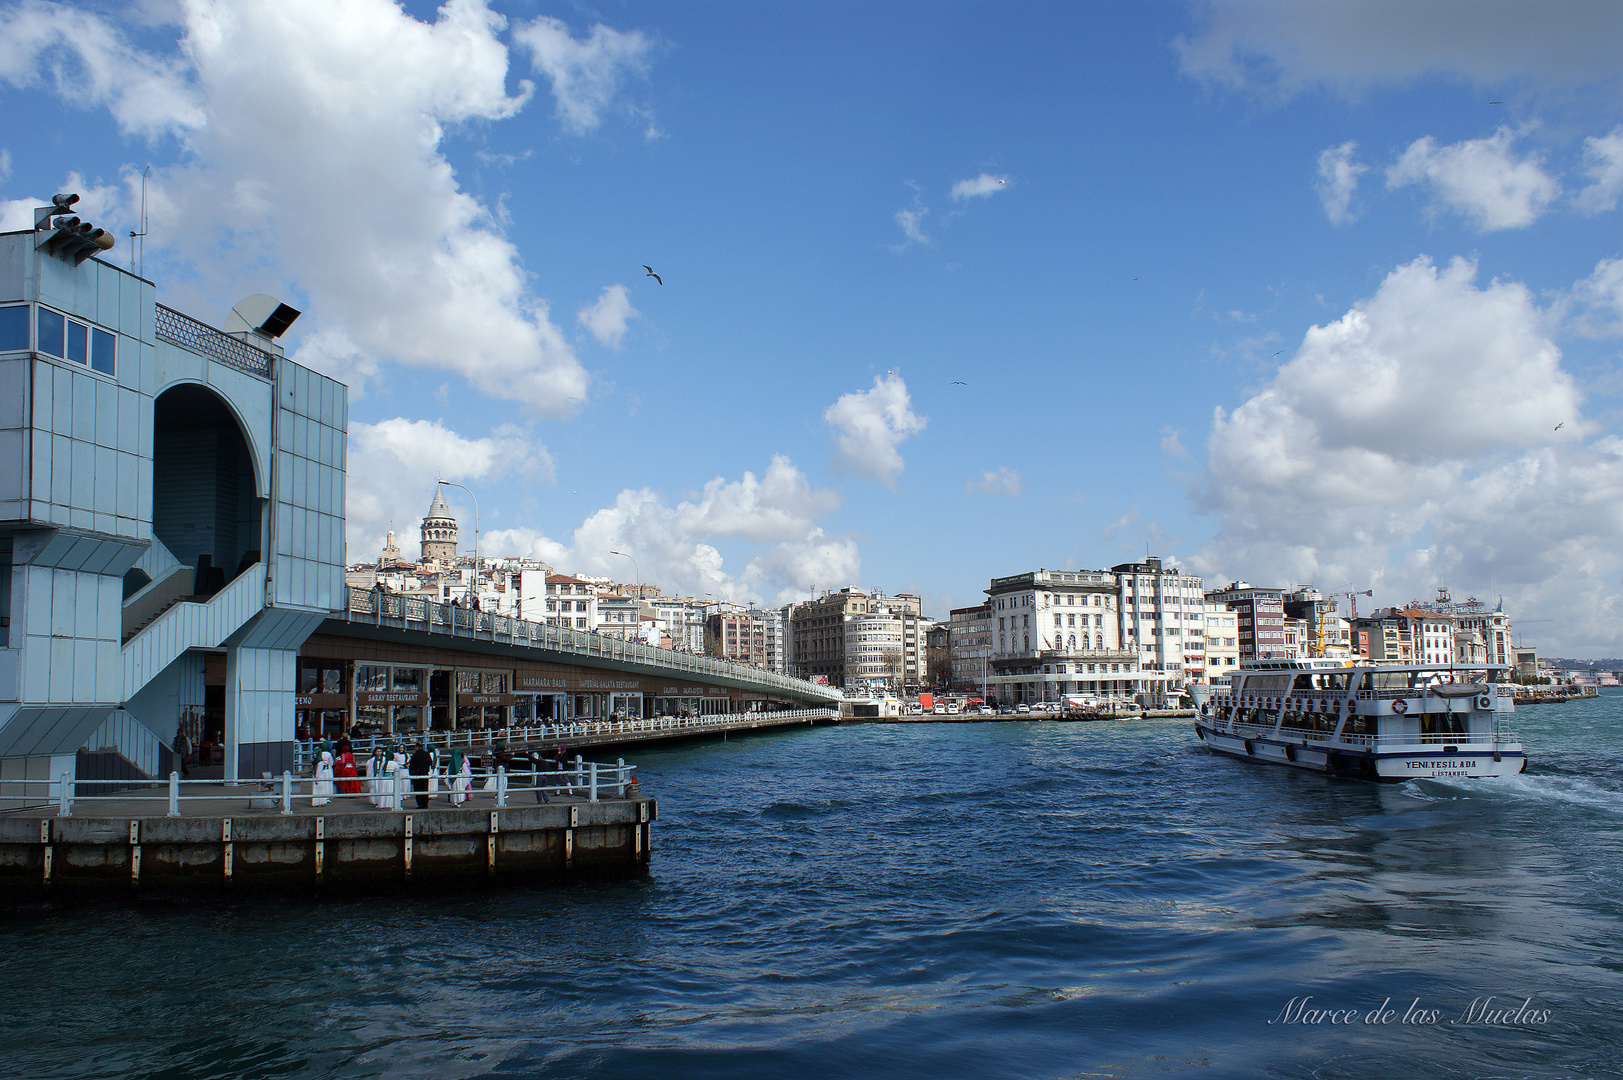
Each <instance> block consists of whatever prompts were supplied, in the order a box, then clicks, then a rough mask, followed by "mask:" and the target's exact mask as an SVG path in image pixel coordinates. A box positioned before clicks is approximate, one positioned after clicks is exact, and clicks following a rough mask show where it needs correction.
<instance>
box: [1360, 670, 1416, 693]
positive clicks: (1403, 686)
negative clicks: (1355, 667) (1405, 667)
mask: <svg viewBox="0 0 1623 1080" xmlns="http://www.w3.org/2000/svg"><path fill="white" fill-rule="evenodd" d="M1369 678H1370V685H1371V686H1373V687H1375V689H1377V690H1407V689H1408V688H1409V673H1408V672H1407V671H1372V672H1370V673H1369Z"/></svg>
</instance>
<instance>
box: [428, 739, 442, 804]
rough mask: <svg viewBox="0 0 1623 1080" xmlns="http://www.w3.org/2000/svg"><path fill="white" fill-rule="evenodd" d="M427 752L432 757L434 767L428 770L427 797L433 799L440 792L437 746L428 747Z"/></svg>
mask: <svg viewBox="0 0 1623 1080" xmlns="http://www.w3.org/2000/svg"><path fill="white" fill-rule="evenodd" d="M428 753H429V756H430V757H432V758H433V759H434V767H433V768H432V769H429V770H428V797H429V799H433V798H434V796H436V795H438V794H439V793H440V752H439V749H438V748H436V747H430V748H429V751H428Z"/></svg>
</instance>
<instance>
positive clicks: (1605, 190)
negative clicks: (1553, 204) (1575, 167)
mask: <svg viewBox="0 0 1623 1080" xmlns="http://www.w3.org/2000/svg"><path fill="white" fill-rule="evenodd" d="M1584 162H1585V165H1584V173H1585V174H1586V175H1587V176H1588V177H1589V186H1588V187H1586V188H1584V189H1583V190H1581V191H1579V192H1578V193H1577V194H1576V195H1575V196H1573V200H1572V201H1573V202H1575V203H1577V204H1578V208H1579V209H1580V210H1587V211H1588V212H1589V213H1591V214H1598V213H1600V212H1601V211H1603V210H1613V209H1616V207H1617V197H1618V195H1619V194H1620V193H1623V126H1619V127H1615V128H1613V129H1612V132H1611V134H1610V135H1591V136H1590V137H1589V138H1587V139H1585V140H1584Z"/></svg>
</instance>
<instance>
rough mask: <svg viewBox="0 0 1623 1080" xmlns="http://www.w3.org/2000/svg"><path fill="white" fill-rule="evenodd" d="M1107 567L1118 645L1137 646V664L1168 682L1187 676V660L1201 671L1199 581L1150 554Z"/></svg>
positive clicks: (1203, 597) (1171, 684)
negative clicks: (1115, 599)
mask: <svg viewBox="0 0 1623 1080" xmlns="http://www.w3.org/2000/svg"><path fill="white" fill-rule="evenodd" d="M1110 569H1111V572H1112V573H1113V574H1115V575H1116V578H1117V582H1118V587H1119V604H1118V610H1119V611H1120V612H1121V640H1122V647H1123V648H1130V649H1137V651H1138V666H1139V668H1140V669H1141V670H1144V671H1164V672H1166V673H1167V674H1168V675H1170V676H1171V678H1169V679H1167V680H1166V682H1167V684H1168V686H1169V687H1177V686H1180V685H1182V684H1183V683H1184V682H1186V681H1188V680H1187V677H1186V674H1185V671H1184V668H1185V667H1186V666H1187V665H1188V663H1189V662H1190V660H1191V659H1192V660H1193V661H1194V665H1195V666H1196V667H1197V668H1198V669H1202V670H1203V669H1204V667H1205V634H1206V593H1205V582H1204V581H1203V580H1202V579H1200V578H1198V577H1196V576H1195V575H1193V574H1190V573H1189V572H1187V571H1185V570H1180V569H1179V568H1178V567H1176V566H1166V565H1163V564H1162V562H1161V560H1160V559H1158V558H1156V557H1154V556H1149V557H1147V558H1145V560H1144V561H1143V562H1137V563H1120V564H1118V565H1116V566H1113V567H1111V568H1110ZM1186 653H1187V658H1186Z"/></svg>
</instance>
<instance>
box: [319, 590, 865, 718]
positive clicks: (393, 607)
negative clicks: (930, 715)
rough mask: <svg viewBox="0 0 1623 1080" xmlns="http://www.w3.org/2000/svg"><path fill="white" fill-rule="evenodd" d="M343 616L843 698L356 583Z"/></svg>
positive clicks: (782, 679) (688, 656)
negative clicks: (363, 586)
mask: <svg viewBox="0 0 1623 1080" xmlns="http://www.w3.org/2000/svg"><path fill="white" fill-rule="evenodd" d="M342 617H343V618H344V619H346V620H347V621H349V622H352V623H361V624H365V623H371V624H373V625H390V626H393V625H400V626H402V627H413V626H415V627H416V628H420V629H423V630H426V631H427V632H429V633H445V634H451V635H453V636H455V637H465V638H469V639H476V640H482V641H505V642H507V643H508V644H511V645H522V646H527V647H529V648H539V649H549V650H553V651H557V652H564V653H574V654H576V655H579V656H588V657H599V658H602V659H607V660H615V661H619V662H621V663H631V664H646V665H648V666H650V667H657V668H661V669H664V670H666V671H671V672H684V673H687V674H691V675H704V676H709V677H711V678H722V679H733V680H736V681H740V682H746V683H749V684H752V685H753V686H755V687H757V688H760V689H771V690H781V691H784V692H785V693H791V694H794V695H796V696H797V697H803V698H813V699H821V700H824V701H829V702H835V701H839V700H840V691H839V690H838V689H835V688H832V687H828V686H822V685H819V684H817V683H814V682H811V681H809V680H807V679H797V678H794V677H792V676H789V675H780V674H778V673H777V672H775V671H767V670H765V669H763V668H758V667H754V666H752V665H750V664H739V663H736V662H734V661H731V660H722V659H720V658H718V657H714V656H695V655H694V654H692V653H684V652H677V651H676V650H675V649H662V648H660V647H658V646H656V645H644V644H643V643H642V642H640V641H625V640H622V639H621V638H617V637H610V636H608V635H604V634H590V633H581V632H580V631H578V630H569V629H565V628H564V627H561V626H549V625H547V624H546V623H539V622H534V621H532V620H529V619H515V618H513V617H512V616H510V615H498V614H495V613H493V612H487V611H477V610H474V609H473V608H465V607H460V606H457V605H455V604H440V603H436V602H434V601H432V600H426V599H424V598H422V597H417V596H402V595H399V594H397V593H387V592H382V591H380V590H378V589H358V588H354V587H351V588H350V589H349V604H348V605H347V610H346V611H345V612H344V613H343V616H342Z"/></svg>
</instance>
